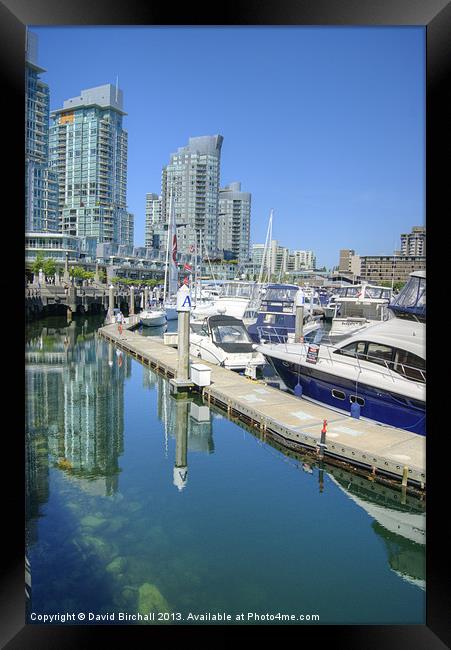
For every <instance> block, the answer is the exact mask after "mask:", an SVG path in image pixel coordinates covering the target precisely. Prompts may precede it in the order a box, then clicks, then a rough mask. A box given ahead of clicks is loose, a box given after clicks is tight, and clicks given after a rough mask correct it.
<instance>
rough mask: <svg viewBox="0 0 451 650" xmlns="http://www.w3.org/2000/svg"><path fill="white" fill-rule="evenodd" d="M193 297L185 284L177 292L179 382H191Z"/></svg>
mask: <svg viewBox="0 0 451 650" xmlns="http://www.w3.org/2000/svg"><path fill="white" fill-rule="evenodd" d="M190 310H191V296H190V292H189V289H188V287H187V286H186V285H185V284H184V285H183V286H182V287H180V289H179V290H178V291H177V313H178V345H177V352H178V355H177V375H176V378H177V379H178V380H179V381H188V380H189V321H190Z"/></svg>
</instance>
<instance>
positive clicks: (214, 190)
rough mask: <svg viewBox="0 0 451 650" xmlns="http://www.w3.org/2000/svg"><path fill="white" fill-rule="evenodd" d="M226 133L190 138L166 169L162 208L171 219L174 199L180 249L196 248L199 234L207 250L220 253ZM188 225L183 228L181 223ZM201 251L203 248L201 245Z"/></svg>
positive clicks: (172, 157)
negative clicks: (219, 224)
mask: <svg viewBox="0 0 451 650" xmlns="http://www.w3.org/2000/svg"><path fill="white" fill-rule="evenodd" d="M223 139H224V138H223V137H222V135H204V136H200V137H196V138H189V141H188V145H187V146H185V147H181V148H179V149H177V152H176V153H173V154H172V155H171V158H170V162H169V164H168V165H167V166H166V167H164V168H163V172H162V179H161V201H162V204H161V210H162V215H163V219H164V221H165V223H167V222H168V219H169V208H170V197H171V195H172V199H173V201H174V209H175V220H176V224H177V227H178V228H177V241H178V250H179V251H180V252H182V253H190V252H192V251H193V250H194V246H195V241H196V236H197V244H198V246H199V242H200V238H201V237H202V249H203V252H204V251H207V252H208V254H209V255H217V253H218V196H219V177H220V166H221V147H222V142H223ZM182 225H183V226H185V227H184V228H179V226H182ZM198 250H199V248H198Z"/></svg>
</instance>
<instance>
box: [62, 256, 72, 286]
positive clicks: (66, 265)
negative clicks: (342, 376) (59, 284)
mask: <svg viewBox="0 0 451 650" xmlns="http://www.w3.org/2000/svg"><path fill="white" fill-rule="evenodd" d="M63 281H64V282H67V283H69V282H70V275H69V253H68V252H67V251H66V259H65V260H64V273H63Z"/></svg>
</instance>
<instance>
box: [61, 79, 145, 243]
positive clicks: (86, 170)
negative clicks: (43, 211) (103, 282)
mask: <svg viewBox="0 0 451 650" xmlns="http://www.w3.org/2000/svg"><path fill="white" fill-rule="evenodd" d="M124 115H126V113H125V112H124V110H123V95H122V91H121V90H120V89H119V88H118V87H117V85H116V86H113V85H111V84H106V85H104V86H98V87H96V88H89V89H87V90H82V92H81V94H80V95H79V96H78V97H74V98H72V99H68V100H66V101H65V102H64V104H63V108H61V109H58V110H56V111H53V112H52V113H51V118H52V120H53V123H52V126H51V129H50V160H51V165H52V169H54V170H55V171H56V172H57V173H58V186H59V206H58V209H59V217H60V225H61V230H62V232H63V233H65V234H68V235H75V236H78V237H85V236H93V237H96V239H97V241H98V242H99V243H100V242H115V243H118V244H130V243H131V244H133V215H131V214H129V213H128V212H127V205H126V190H127V146H128V144H127V132H126V131H125V130H124V129H123V126H122V120H123V117H124Z"/></svg>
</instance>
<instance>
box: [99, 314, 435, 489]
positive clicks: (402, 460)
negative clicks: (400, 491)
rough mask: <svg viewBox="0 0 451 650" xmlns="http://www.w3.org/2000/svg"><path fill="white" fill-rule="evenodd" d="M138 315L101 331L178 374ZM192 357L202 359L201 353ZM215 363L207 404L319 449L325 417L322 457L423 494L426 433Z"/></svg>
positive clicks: (297, 445) (264, 431)
mask: <svg viewBox="0 0 451 650" xmlns="http://www.w3.org/2000/svg"><path fill="white" fill-rule="evenodd" d="M136 323H137V317H131V319H130V320H129V323H128V325H126V326H125V327H124V330H123V332H122V335H119V332H118V327H117V325H116V324H113V325H107V326H105V327H102V328H101V329H99V330H98V333H99V335H100V336H102V337H103V338H104V339H106V340H107V341H110V342H111V343H114V344H115V345H116V346H117V347H118V348H119V349H122V350H124V351H125V352H127V353H129V354H131V355H132V356H133V357H135V358H136V359H137V360H138V361H141V362H142V363H143V364H144V365H146V366H149V367H150V368H152V369H153V370H155V371H157V372H159V373H161V374H163V375H164V376H166V377H168V378H169V379H170V378H174V377H175V375H176V368H177V350H176V349H175V348H173V347H170V346H168V345H165V344H164V343H163V339H161V338H158V337H144V336H141V335H140V334H138V333H136V332H133V331H131V329H130V328H133V327H134V326H135V325H136ZM192 360H193V361H194V360H195V361H197V362H198V361H199V359H198V358H197V357H192ZM202 364H205V365H207V366H209V367H210V368H211V384H210V386H205V387H203V388H201V389H199V391H202V396H203V399H204V400H205V401H206V403H211V404H214V405H216V406H218V407H220V408H221V409H223V410H224V411H225V412H226V413H227V414H228V416H229V417H230V418H231V419H238V420H241V421H243V422H245V423H246V424H248V425H250V426H252V427H253V428H256V429H258V430H259V431H260V433H261V436H262V437H263V438H265V437H266V436H271V437H272V438H273V439H274V440H275V441H276V442H279V443H281V444H282V445H283V446H284V447H287V448H290V449H293V450H296V451H307V450H309V451H311V452H312V453H314V454H315V455H317V454H318V448H321V447H319V443H320V442H321V429H322V427H323V421H324V420H327V433H326V439H325V443H326V448H325V449H324V461H325V462H327V463H334V464H337V465H342V466H345V465H347V466H351V467H353V468H354V470H355V471H356V472H357V473H360V474H364V475H366V476H367V477H368V478H370V480H375V481H379V482H385V483H387V484H394V483H396V484H398V485H399V483H400V482H401V485H402V487H403V488H404V489H406V490H408V491H409V492H413V493H420V494H422V495H424V492H425V488H426V438H425V437H424V436H420V435H417V434H414V433H410V432H408V431H405V430H403V429H396V428H393V427H389V426H386V425H378V424H376V423H372V422H368V421H366V420H363V419H355V418H352V417H350V416H347V415H343V414H341V413H338V412H336V411H334V410H332V409H329V408H327V407H323V406H320V405H317V404H313V403H311V402H309V401H307V400H305V399H302V398H301V399H299V398H297V397H295V396H294V395H291V394H288V393H285V392H283V391H280V390H278V389H276V388H272V387H269V386H267V385H265V384H264V382H260V381H253V380H251V379H248V378H247V377H244V376H242V375H238V374H237V373H235V372H233V371H231V370H226V369H225V368H221V367H219V366H215V365H213V364H209V363H208V362H206V361H202Z"/></svg>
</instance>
